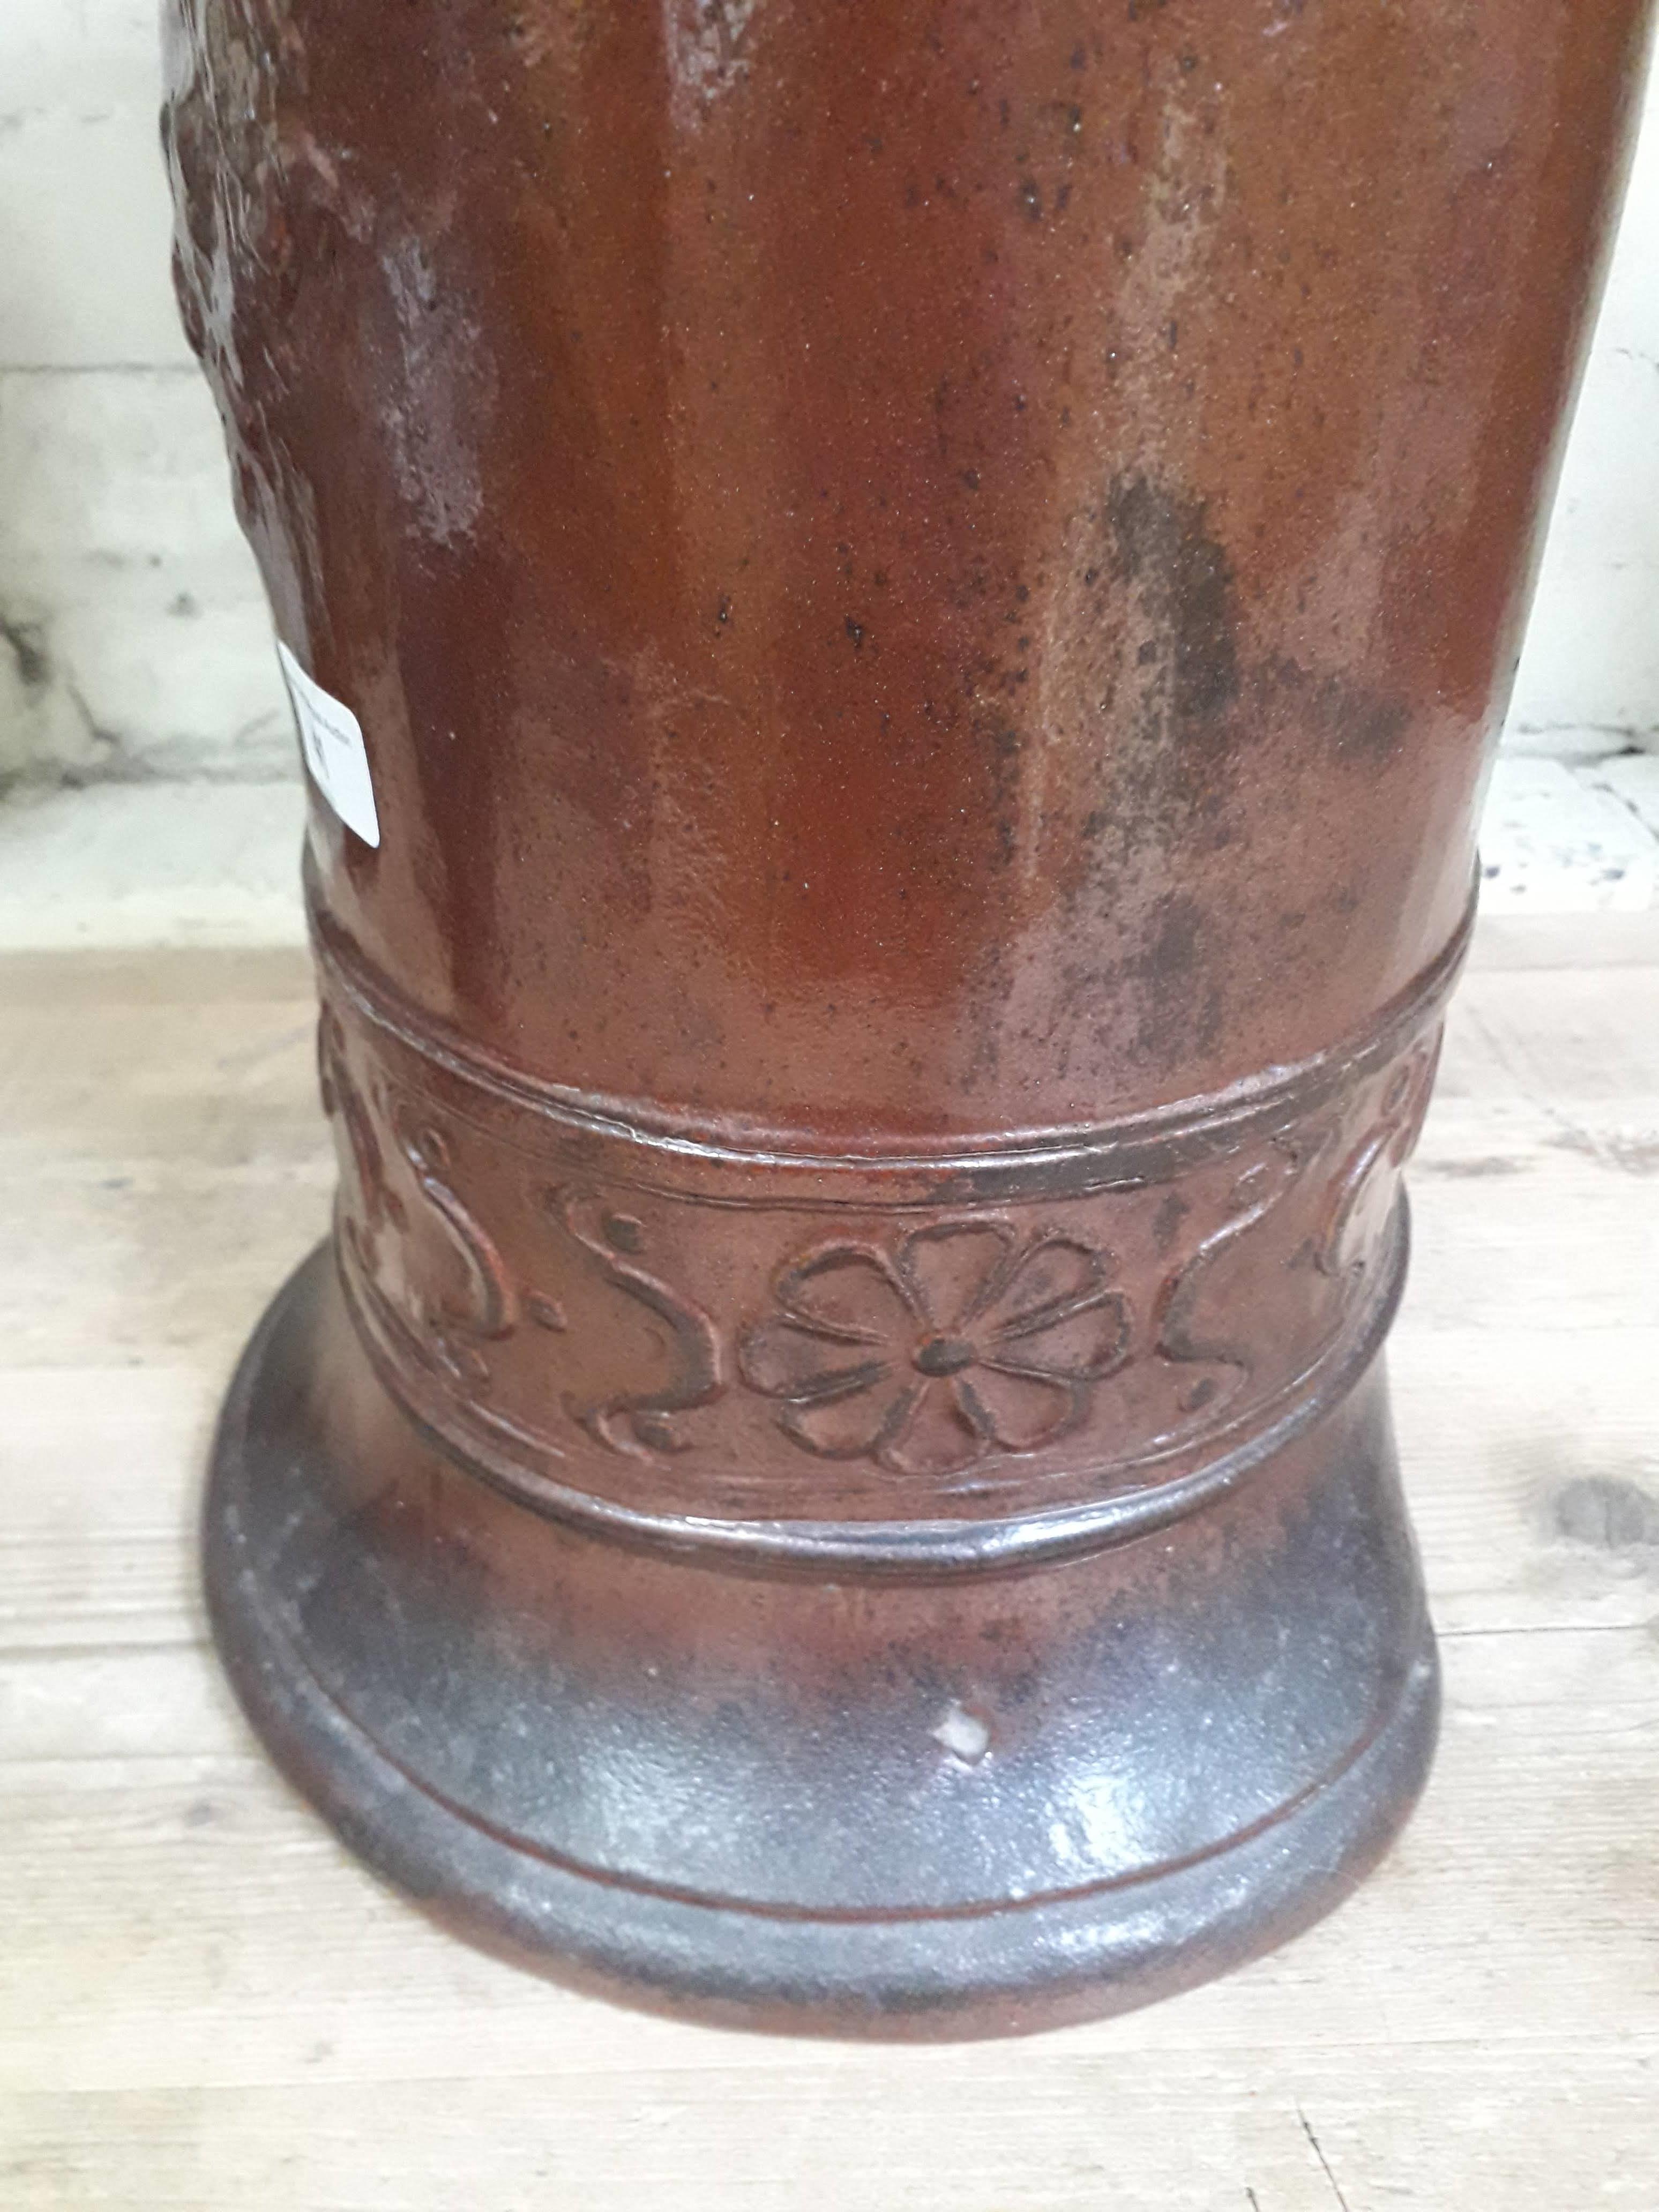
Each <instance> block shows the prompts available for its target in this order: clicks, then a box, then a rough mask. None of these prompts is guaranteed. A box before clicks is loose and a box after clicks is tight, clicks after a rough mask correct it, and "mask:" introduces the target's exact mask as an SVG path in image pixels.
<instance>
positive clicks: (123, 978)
mask: <svg viewBox="0 0 1659 2212" xmlns="http://www.w3.org/2000/svg"><path fill="white" fill-rule="evenodd" d="M310 1026H311V1007H310V994H309V987H308V983H307V974H306V969H305V966H304V964H303V962H302V960H301V957H299V956H298V955H296V954H294V953H291V952H288V951H282V952H276V951H273V952H269V953H248V952H241V953H234V954H230V953H218V954H214V953H205V952H180V953H150V954H143V953H136V954H124V955H103V956H97V955H75V956H61V957H56V956H46V955H40V956H20V957H14V958H12V959H10V960H9V961H0V1224H3V1227H0V1558H3V1561H4V1572H3V1577H0V1613H3V1620H0V2206H3V2207H5V2208H6V2212H64V2209H65V2208H80V2207H100V2208H105V2207H131V2206H144V2207H153V2208H163V2207H165V2208H167V2212H198V2209H199V2212H268V2209H269V2212H276V2209H277V2208H282V2212H287V2208H291V2207H292V2208H299V2207H303V2208H306V2212H394V2208H395V2212H405V2209H407V2212H416V2208H418V2212H519V2208H525V2212H532V2208H534V2212H544V2208H555V2209H556V2212H586V2208H589V2207H592V2208H600V2207H603V2208H606V2212H610V2209H611V2208H633V2207H636V2206H637V2207H649V2208H651V2212H713V2208H716V2207H718V2208H721V2212H725V2208H737V2212H743V2209H744V2208H761V2207H765V2208H771V2207H777V2208H787V2212H818V2209H819V2208H826V2207H835V2208H843V2207H844V2208H847V2209H848V2212H913V2208H927V2212H934V2208H939V2212H945V2208H948V2212H1068V2208H1073V2207H1075V2208H1085V2207H1086V2208H1089V2212H1106V2209H1107V2208H1109V2212H1189V2208H1190V2212H1211V2208H1213V2212H1252V2208H1254V2212H1397V2208H1399V2207H1401V2206H1413V2207H1430V2208H1435V2212H1533V2208H1543V2207H1549V2208H1551V2212H1589V2208H1592V2207H1594V2208H1605V2212H1656V2208H1659V916H1656V915H1613V916H1600V917H1592V916H1586V917H1583V918H1582V919H1574V920H1571V921H1566V920H1564V921H1553V922H1547V923H1541V922H1534V923H1522V922H1513V921H1504V922H1500V923H1495V924H1489V925H1483V928H1482V932H1481V935H1480V940H1479V944H1478V948H1477V954H1476V959H1475V963H1474V972H1473V973H1472V974H1471V975H1470V977H1469V979H1468V981H1467V983H1466V985H1465V987H1464V988H1463V991H1462V996H1461V998H1460V1000H1459V1001H1458V1005H1457V1008H1456V1012H1455V1017H1454V1022H1453V1034H1452V1039H1451V1043H1450V1046H1449V1053H1448V1057H1447V1061H1446V1067H1445V1074H1444V1078H1443V1083H1442V1085H1441V1090H1440V1094H1439V1097H1438V1101H1437V1104H1436V1106H1435V1109H1434V1111H1433V1114H1432V1115H1431V1120H1430V1122H1429V1127H1428V1131H1427V1134H1426V1137H1425V1142H1424V1146H1423V1150H1422V1152H1421V1155H1420V1157H1419V1163H1418V1165H1417V1167H1416V1170H1415V1171H1414V1177H1413V1188H1414V1196H1415V1203H1416V1214H1417V1246H1418V1249H1417V1260H1416V1266H1415V1273H1414V1276H1413V1287H1412V1290H1411V1292H1410V1294H1409V1298H1408V1302H1407V1309H1406V1312H1405V1314H1404V1316H1403V1318H1402V1320H1401V1323H1400V1327H1399V1330H1398V1333H1397V1335H1396V1338H1395V1351H1394V1354H1393V1370H1394V1376H1395V1392H1396V1400H1397V1407H1398V1416H1399V1427H1400V1432H1401V1444H1402V1448H1403V1451H1404V1455H1405V1460H1406V1465H1407V1471H1408V1479H1409V1483H1410V1487H1411V1492H1412V1496H1413V1504H1414V1508H1415V1511H1416V1515H1417V1519H1418V1525H1419V1529H1420V1531H1421V1534H1422V1539H1423V1543H1424V1547H1425V1553H1426V1556H1427V1560H1428V1568H1429V1577H1430V1582H1431V1588H1432V1592H1433V1597H1434V1603H1435V1608H1436V1613H1437V1619H1438V1620H1439V1624H1440V1627H1441V1632H1442V1635H1443V1649H1444V1656H1445V1662H1446V1670H1447V1685H1448V1701H1447V1715H1446V1723H1445V1731H1444V1738H1443V1749H1442V1752H1441V1755H1440V1760H1439V1764H1438V1766H1437V1771H1436V1774H1435V1778H1434V1781H1433V1783H1432V1784H1431V1789H1430V1791H1429V1794H1428V1796H1427V1799H1426V1800H1425V1805H1424V1808H1423V1809H1422V1812H1421V1813H1420V1814H1419V1818H1418V1819H1417V1820H1416V1821H1415V1822H1414V1824H1413V1826H1412V1827H1411V1829H1410V1830H1409V1832H1408V1833H1407V1838H1406V1839H1405V1841H1404V1843H1403V1844H1401V1846H1400V1848H1399V1849H1398V1850H1396V1851H1395V1854H1394V1856H1393V1857H1392V1858H1391V1859H1390V1860H1389V1863H1388V1864H1387V1865H1386V1867H1385V1868H1384V1869H1383V1871H1382V1873H1381V1874H1380V1875H1378V1876H1377V1877H1376V1879H1375V1880H1374V1881H1372V1882H1371V1883H1370V1885H1369V1887H1367V1888H1366V1889H1365V1890H1364V1892H1363V1893H1361V1894H1360V1895H1359V1896H1358V1898H1357V1899H1355V1900H1354V1901H1353V1902H1352V1904H1351V1905H1348V1906H1347V1907H1346V1908H1345V1909H1344V1910H1343V1911H1341V1912H1340V1913H1339V1914H1338V1915H1336V1916H1335V1917H1334V1919H1332V1920H1330V1921H1328V1922H1327V1923H1325V1924H1324V1925H1323V1926H1322V1927H1321V1928H1319V1929H1316V1930H1315V1931H1314V1932H1313V1933H1312V1934H1310V1935H1309V1936H1306V1937H1304V1939H1303V1940H1302V1941H1301V1942H1297V1944H1295V1945H1293V1946H1292V1947H1291V1948H1289V1949H1288V1950H1286V1951H1285V1952H1283V1953H1282V1954H1279V1956H1277V1957H1276V1958H1273V1959H1271V1960H1267V1961H1265V1962H1263V1963H1262V1964H1261V1965H1259V1966H1255V1967H1254V1968H1252V1969H1251V1970H1249V1972H1245V1973H1243V1974H1240V1975H1238V1976H1237V1977H1236V1978H1233V1979H1231V1980H1230V1981H1228V1982H1225V1983H1223V1984H1218V1985H1217V1986H1214V1987H1212V1988H1209V1989H1206V1990H1200V1991H1197V1992H1196V1993H1194V1995H1192V1996H1187V1997H1183V1998H1182V1999H1180V2000H1178V2001H1177V2002H1173V2003H1170V2004H1168V2005H1165V2006H1164V2007H1161V2008H1156V2009H1154V2010H1152V2011H1151V2012H1147V2013H1144V2014H1140V2015H1134V2016H1133V2017H1131V2018H1128V2019H1127V2020H1121V2021H1114V2022H1109V2023H1107V2024H1105V2025H1103V2026H1101V2027H1094V2028H1088V2029H1078V2030H1074V2031H1071V2032H1068V2033H1064V2034H1060V2035H1054V2036H1051V2037H1048V2038H1044V2039H1037V2040H1035V2041H1033V2042H1030V2043H1024V2044H1018V2045H975V2046H970V2047H968V2048H962V2049H942V2050H932V2051H905V2050H894V2049H884V2048H873V2049H858V2048H842V2047H838V2046H833V2045H829V2046H826V2045H807V2044H803V2043H789V2042H770V2041H764V2040H761V2039H752V2038H747V2037H739V2036H734V2035H728V2034H720V2033H713V2032H711V2031H708V2030H697V2029H690V2028H684V2027H674V2026H671V2025H667V2024H665V2023H662V2022H659V2021H652V2020H647V2019H643V2018H639V2017H635V2016H634V2015H629V2014H628V2013H624V2012H622V2011H619V2010H615V2009H612V2008H609V2007H606V2006H604V2005H601V2004H598V2003H595V2002H591V2001H588V2000H585V1999H581V1998H577V1997H574V1996H566V1995H564V1994H562V1992H560V1991H558V1990H554V1989H551V1988H549V1987H547V1986H544V1985H543V1984H539V1983H537V1982H535V1981H533V1980H532V1979H530V1978H526V1977H523V1976H520V1975H518V1974H516V1973H514V1972H511V1971H510V1970H508V1969H507V1968H505V1967H502V1966H497V1965H495V1964H494V1963H492V1962H490V1961H489V1960H485V1959H483V1958H481V1957H478V1956H476V1955H474V1954H471V1952H468V1951H466V1950H465V1949H462V1948H459V1947H458V1946H457V1945H455V1944H453V1942H449V1941H447V1940H446V1939H445V1938H443V1937H441V1936H438V1935H437V1934H435V1932H434V1931H433V1930H432V1929H429V1928H428V1925H427V1924H426V1923H425V1922H424V1921H422V1919H421V1918H420V1917H418V1916H417V1915H416V1913H415V1912H413V1911H410V1909H408V1908H407V1907H405V1906H404V1905H403V1904H402V1903H401V1902H400V1901H399V1900H398V1899H397V1898H395V1897H393V1896H392V1895H390V1894H389V1893H386V1891H384V1890H382V1889H380V1887H377V1885H376V1884H375V1883H374V1881H372V1880H371V1879H370V1878H369V1877H368V1875H365V1874H363V1873H362V1871H360V1870H359V1869H358V1868H357V1867H356V1865H355V1864H354V1863H352V1862H351V1861H350V1860H349V1859H348V1858H347V1857H346V1856H345V1855H344V1853H343V1851H342V1850H340V1849H339V1848H338V1847H337V1845H336V1844H334V1843H333V1841H332V1840H331V1838H330V1837H329V1835H328V1834H327V1833H326V1832H325V1830H324V1829H323V1827H322V1826H321V1825H320V1824H319V1822H318V1821H317V1820H315V1819H314V1818H313V1816H312V1815H311V1814H309V1813H308V1812H307V1810H306V1809H305V1808H304V1807H302V1806H301V1804H299V1803H298V1802H296V1801H295V1799H294V1798H293V1797H292V1796H290V1795H289V1793H288V1791H287V1790H286V1789H285V1788H284V1787H283V1785H282V1784H280V1783H279V1782H278V1781H277V1780H276V1778H275V1776H274V1775H273V1774H272V1773H271V1772H270V1771H269V1769H268V1768H267V1766H266V1765H265V1763H264V1760H263V1759H262V1758H261V1756H260V1755H259V1753H258V1751H257V1750H256V1748H255V1747H254V1746H253V1744H252V1741H251V1740H250V1739H249V1736H248V1735H247V1733H246V1729H245V1728H244V1727H243V1725H242V1723H241V1722H240V1718H239V1716H238V1714H237V1712H236V1711H235V1709H234V1706H233V1705H232V1703H231V1701H230V1699H229V1697H228V1693H227V1692H226V1690H225V1689H224V1687H223V1686H222V1682H221V1681H220V1679H219V1676H218V1674H217V1673H216V1669H215V1668H214V1666H213V1664H212V1662H211V1659H210V1654H209V1652H208V1650H207V1646H206V1643H205V1638H204V1625H203V1618H202V1611H201V1607H200V1603H199V1601H198V1599H197V1592H196V1589H195V1583H194V1579H193V1564H192V1544H191V1520H192V1516H193V1514H194V1511H195V1504H196V1496H197V1486H198V1483H199V1480H200V1474H201V1468H202V1463H203V1457H204V1448H205V1444H206V1440H207V1437H208V1432H209V1428H210V1423H211V1420H212V1418H213V1413H214V1409H215V1405H216V1399H217V1397H218V1395H219V1393H220V1391H221V1389H222V1386H223V1383H224V1381H225V1378H226V1376H227V1374H228V1369H229V1366H230V1364H231V1362H232V1360H233V1358H234V1355H235V1352H236V1351H237V1349H238V1347H239V1346H240V1342H241V1340H242V1339H243V1337H244V1335H245V1334H246V1331H247V1330H248V1328H249V1327H250V1326H251V1324H252V1322H253V1320H254V1318H255V1316H256V1314H257V1312H258V1309H259V1307H260V1305H261V1304H262V1302H263V1301H264V1298H265V1297H266V1296H267V1295H268V1293H269V1292H270V1291H271V1290H272V1289H273V1288H274V1286H275V1285H276V1282H277V1280H278V1279H279V1278H280V1277H281V1275H282V1274H283V1272H284V1271H285V1270H286V1269H287V1267H289V1265H290V1264H291V1263H292V1262H293V1261H295V1260H296V1259H297V1258H298V1257H299V1256H300V1255H301V1253H302V1252H303V1251H304V1250H305V1249H306V1248H307V1245H308V1244H309V1243H311V1241H312V1240H313V1238H314V1237H317V1236H318V1235H319V1234H320V1232H321V1231H322V1228H323V1225H324V1219H325V1211H326V1206H327V1200H328V1194H329V1187H330V1182H331V1168H330V1165H329V1163H328V1158H327V1155H326V1150H325V1141H324V1137H323V1132H322V1128H321V1125H320V1121H319V1115H318V1112H317V1109H316V1107H315V1105H314V1103H313V1071H312V1048H311V1036H310Z"/></svg>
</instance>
